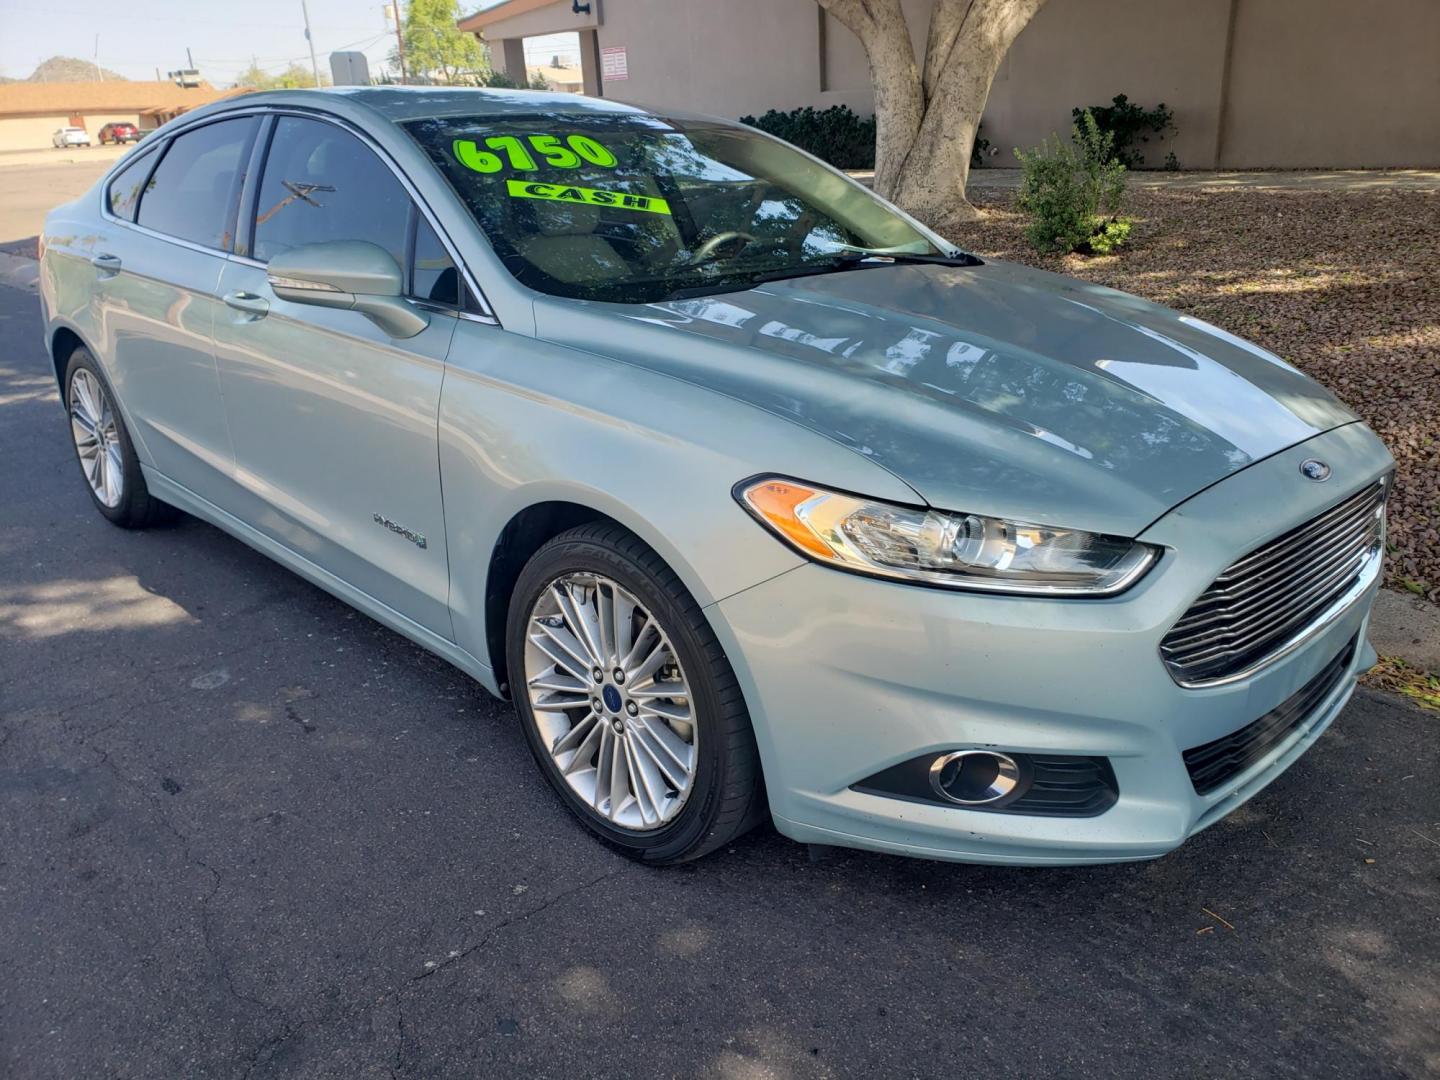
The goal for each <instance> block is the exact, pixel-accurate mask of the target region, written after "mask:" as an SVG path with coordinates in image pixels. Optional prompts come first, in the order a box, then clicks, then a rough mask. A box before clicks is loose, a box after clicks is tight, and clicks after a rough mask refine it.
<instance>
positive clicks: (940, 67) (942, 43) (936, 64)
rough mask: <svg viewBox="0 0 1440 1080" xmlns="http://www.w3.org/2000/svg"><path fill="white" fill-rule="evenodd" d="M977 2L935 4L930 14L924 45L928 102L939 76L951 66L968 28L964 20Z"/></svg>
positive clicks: (957, 0)
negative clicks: (965, 27) (963, 34)
mask: <svg viewBox="0 0 1440 1080" xmlns="http://www.w3.org/2000/svg"><path fill="white" fill-rule="evenodd" d="M973 6H974V0H935V7H934V8H933V9H932V10H931V12H930V32H929V33H928V34H927V35H926V43H925V83H924V85H925V100H926V101H927V102H928V101H929V100H930V98H931V97H933V96H934V94H935V84H936V83H938V82H939V81H940V73H941V72H942V71H944V70H945V65H946V64H948V63H949V62H950V54H951V53H952V52H953V51H954V49H955V42H956V40H957V39H958V38H959V37H960V33H961V31H962V29H963V28H964V26H965V17H966V16H967V15H969V14H970V9H971V8H972V7H973Z"/></svg>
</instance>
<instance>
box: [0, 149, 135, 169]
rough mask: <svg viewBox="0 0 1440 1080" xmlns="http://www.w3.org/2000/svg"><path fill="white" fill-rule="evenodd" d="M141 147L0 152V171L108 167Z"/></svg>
mask: <svg viewBox="0 0 1440 1080" xmlns="http://www.w3.org/2000/svg"><path fill="white" fill-rule="evenodd" d="M139 145H141V144H140V143H121V144H120V145H118V146H116V145H114V144H113V143H112V144H111V145H109V146H101V145H99V144H98V143H97V144H95V145H93V146H69V147H66V148H65V149H64V150H59V149H56V148H55V147H41V148H40V149H32V150H0V169H7V168H18V167H22V166H26V165H32V166H33V165H85V164H90V163H96V162H103V163H105V164H106V165H109V164H110V163H111V162H113V161H115V160H116V159H117V158H121V157H124V156H125V154H126V153H127V152H128V151H130V150H133V149H135V147H137V146H139Z"/></svg>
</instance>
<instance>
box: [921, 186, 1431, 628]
mask: <svg viewBox="0 0 1440 1080" xmlns="http://www.w3.org/2000/svg"><path fill="white" fill-rule="evenodd" d="M971 197H972V200H973V201H974V203H975V205H976V206H977V207H979V208H980V209H981V210H982V211H983V212H984V217H983V219H982V220H981V221H980V222H979V223H978V224H973V225H961V226H956V227H953V228H951V229H949V230H947V233H948V235H949V236H950V237H951V239H953V240H954V241H955V242H956V243H958V244H961V245H962V246H964V247H966V248H968V249H970V250H973V251H975V252H976V253H978V254H980V255H989V256H993V257H996V258H1004V259H1013V260H1015V261H1017V262H1023V263H1027V264H1030V265H1032V266H1040V267H1043V268H1045V269H1048V270H1055V271H1058V272H1060V273H1065V274H1070V275H1072V276H1074V277H1079V278H1084V279H1086V280H1088V281H1094V282H1097V283H1099V284H1103V285H1109V286H1112V287H1114V288H1117V289H1123V290H1125V291H1126V292H1132V293H1137V294H1139V295H1141V296H1144V297H1146V298H1147V299H1150V300H1154V301H1157V302H1158V303H1161V304H1166V305H1168V306H1170V307H1173V308H1177V309H1179V310H1182V311H1185V312H1187V313H1189V314H1192V315H1195V316H1197V317H1199V318H1202V319H1205V320H1206V321H1208V322H1211V323H1214V324H1216V325H1217V326H1221V327H1223V328H1224V329H1226V330H1229V331H1230V332H1232V333H1235V334H1240V335H1242V336H1243V337H1246V338H1249V339H1250V340H1252V341H1255V342H1257V343H1258V344H1260V345H1263V346H1264V347H1266V348H1268V349H1270V350H1272V351H1273V352H1275V353H1277V354H1278V355H1280V356H1281V357H1283V358H1284V359H1286V360H1288V361H1290V362H1291V363H1293V364H1295V365H1296V366H1297V367H1299V368H1300V369H1302V370H1303V371H1305V372H1306V373H1307V374H1309V375H1311V376H1313V377H1314V378H1316V379H1318V380H1319V381H1320V382H1322V383H1323V384H1325V385H1326V386H1327V387H1329V388H1330V389H1331V390H1332V391H1333V392H1334V393H1335V394H1337V395H1338V396H1339V397H1340V398H1341V399H1342V400H1344V401H1345V402H1346V403H1347V404H1349V405H1350V406H1351V408H1353V409H1355V410H1356V411H1357V412H1359V413H1360V415H1361V416H1362V417H1364V418H1365V420H1366V421H1367V422H1368V423H1369V424H1370V426H1371V427H1372V428H1374V429H1375V431H1376V432H1377V433H1378V434H1379V435H1380V437H1381V438H1382V439H1384V440H1385V442H1386V444H1387V445H1388V446H1389V447H1390V450H1391V452H1392V453H1393V454H1394V455H1395V459H1396V461H1397V462H1398V464H1399V472H1398V475H1397V480H1396V487H1395V492H1394V495H1393V496H1392V498H1391V501H1390V518H1389V520H1390V539H1389V542H1390V547H1391V556H1390V559H1389V561H1388V573H1389V575H1390V583H1391V584H1392V585H1395V586H1397V587H1399V588H1403V589H1407V590H1408V591H1410V592H1413V593H1417V594H1420V595H1425V596H1428V597H1429V598H1430V599H1431V600H1436V601H1440V192H1437V191H1434V190H1429V191H1427V190H1415V189H1406V188H1399V189H1397V190H1373V189H1365V190H1295V189H1276V188H1269V189H1266V190H1257V189H1254V188H1216V189H1195V188H1192V187H1189V186H1176V187H1173V188H1144V189H1140V190H1132V191H1131V192H1130V194H1129V196H1128V197H1127V198H1128V203H1129V206H1128V213H1129V214H1130V215H1131V216H1133V217H1134V219H1135V229H1134V231H1133V232H1132V234H1131V238H1132V239H1131V244H1130V246H1128V247H1126V248H1124V249H1122V250H1121V252H1120V254H1118V255H1113V256H1107V257H1104V258H1085V257H1082V256H1067V257H1063V258H1062V257H1055V256H1042V255H1038V254H1036V253H1035V252H1034V251H1032V250H1031V249H1030V248H1029V247H1028V245H1027V244H1026V243H1025V240H1024V237H1023V236H1022V235H1021V229H1022V227H1023V224H1024V221H1023V218H1022V217H1021V216H1020V215H1019V214H1018V213H1016V212H1015V211H1014V209H1013V201H1014V192H1013V191H1009V190H1004V189H998V188H994V187H988V186H987V187H973V188H972V192H971Z"/></svg>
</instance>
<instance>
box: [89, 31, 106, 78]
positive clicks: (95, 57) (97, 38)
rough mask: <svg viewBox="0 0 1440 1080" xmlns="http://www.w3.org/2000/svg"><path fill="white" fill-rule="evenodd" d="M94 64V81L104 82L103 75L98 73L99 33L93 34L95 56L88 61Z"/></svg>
mask: <svg viewBox="0 0 1440 1080" xmlns="http://www.w3.org/2000/svg"><path fill="white" fill-rule="evenodd" d="M90 62H91V63H92V64H93V65H94V66H95V81H96V82H104V81H105V76H104V75H101V74H100V35H99V34H96V35H95V56H94V58H93V59H92V60H91V61H90Z"/></svg>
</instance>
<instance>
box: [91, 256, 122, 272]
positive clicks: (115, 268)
mask: <svg viewBox="0 0 1440 1080" xmlns="http://www.w3.org/2000/svg"><path fill="white" fill-rule="evenodd" d="M90 265H91V266H93V267H95V269H96V270H99V271H100V272H101V273H102V274H118V273H119V272H120V256H119V255H110V254H101V255H96V256H95V257H94V258H93V259H91V260H90Z"/></svg>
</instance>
